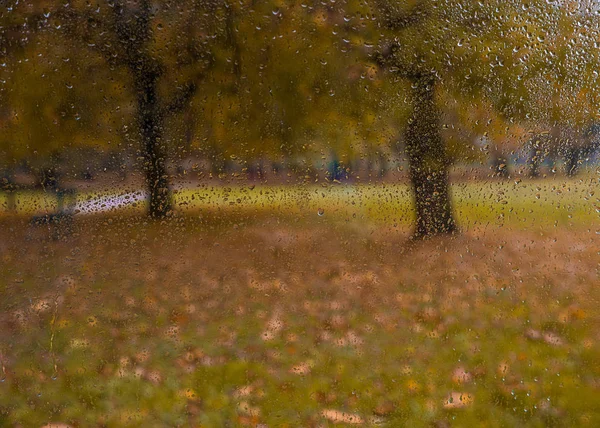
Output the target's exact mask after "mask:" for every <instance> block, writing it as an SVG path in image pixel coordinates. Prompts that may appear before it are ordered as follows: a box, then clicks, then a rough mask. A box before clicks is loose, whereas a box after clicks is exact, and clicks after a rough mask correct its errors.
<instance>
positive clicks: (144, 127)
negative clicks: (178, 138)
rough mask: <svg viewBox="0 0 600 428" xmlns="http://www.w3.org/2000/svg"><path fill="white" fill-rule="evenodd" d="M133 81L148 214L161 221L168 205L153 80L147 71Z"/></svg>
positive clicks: (167, 191) (160, 119)
mask: <svg viewBox="0 0 600 428" xmlns="http://www.w3.org/2000/svg"><path fill="white" fill-rule="evenodd" d="M136 80H137V81H136V83H137V85H136V86H137V87H138V88H137V89H138V93H137V104H138V105H137V107H138V118H139V122H140V123H139V128H140V134H141V140H142V148H143V155H144V172H145V175H146V184H147V186H148V192H149V195H148V202H149V207H148V214H149V215H150V217H153V218H164V217H166V216H167V215H168V214H169V212H170V211H171V210H172V201H171V192H170V189H169V177H168V174H167V170H166V165H165V153H164V148H163V146H162V134H163V123H162V121H163V118H162V112H161V111H160V108H159V104H158V100H157V93H156V91H157V87H156V86H157V85H156V83H157V82H156V76H154V75H153V73H152V72H150V71H147V72H145V73H140V74H139V76H138V77H137V79H136Z"/></svg>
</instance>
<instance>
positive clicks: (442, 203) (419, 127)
mask: <svg viewBox="0 0 600 428" xmlns="http://www.w3.org/2000/svg"><path fill="white" fill-rule="evenodd" d="M411 82H412V88H413V94H412V95H413V114H412V118H411V120H410V122H409V124H408V127H407V129H406V134H405V143H406V154H407V157H408V162H409V171H410V180H411V184H412V188H413V194H414V199H415V208H416V214H417V218H416V226H415V230H414V234H413V236H414V238H417V239H422V238H426V237H431V236H435V235H442V234H451V233H454V232H456V231H457V226H456V222H455V220H454V217H453V215H452V207H451V203H450V192H449V185H448V166H449V161H448V156H447V154H446V149H445V146H444V142H443V140H442V137H441V134H440V125H439V111H438V108H437V105H436V101H435V77H434V76H432V75H426V74H425V75H424V74H421V75H417V76H415V77H414V78H412V79H411Z"/></svg>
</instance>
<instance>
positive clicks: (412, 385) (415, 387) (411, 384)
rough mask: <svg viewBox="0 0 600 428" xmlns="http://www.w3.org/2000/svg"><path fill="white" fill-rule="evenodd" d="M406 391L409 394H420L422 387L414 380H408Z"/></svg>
mask: <svg viewBox="0 0 600 428" xmlns="http://www.w3.org/2000/svg"><path fill="white" fill-rule="evenodd" d="M406 389H407V390H408V392H410V393H411V394H417V393H418V392H420V391H421V390H422V389H423V387H422V385H421V384H420V383H419V382H417V381H416V380H414V379H409V380H407V381H406Z"/></svg>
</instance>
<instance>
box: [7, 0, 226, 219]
mask: <svg viewBox="0 0 600 428" xmlns="http://www.w3.org/2000/svg"><path fill="white" fill-rule="evenodd" d="M161 3H162V2H158V1H155V0H135V1H127V0H111V1H101V2H98V3H97V4H96V3H94V4H93V5H92V4H91V3H87V4H84V3H82V2H81V3H75V4H65V3H64V2H62V1H58V0H56V1H49V2H46V3H44V7H43V8H42V6H32V7H30V8H28V10H27V12H23V14H22V18H23V19H24V20H25V22H27V23H28V25H16V24H15V30H14V31H15V33H17V34H21V33H23V32H24V31H25V32H28V34H29V32H31V34H32V38H33V37H35V38H38V40H37V42H39V41H41V42H42V43H53V40H54V39H55V38H56V36H57V34H56V32H57V29H60V30H58V31H59V35H60V36H61V37H64V39H61V40H64V41H67V43H66V44H63V46H62V47H61V49H62V51H61V53H62V54H63V55H64V56H65V58H69V56H71V55H72V56H74V57H76V58H77V61H78V62H77V64H78V67H80V69H78V71H80V72H81V71H82V70H83V73H84V74H85V72H86V71H87V70H89V71H90V72H92V73H94V74H93V75H98V72H97V69H98V68H99V67H104V68H105V70H104V71H106V72H107V74H108V75H109V76H110V81H111V82H114V84H118V85H119V86H120V87H121V88H124V89H125V91H124V92H125V93H126V94H127V95H126V96H125V97H124V98H123V99H122V100H121V101H122V102H123V103H129V102H132V101H133V104H134V106H135V110H134V112H133V117H131V122H132V125H133V126H131V129H135V130H137V132H136V134H135V135H136V137H137V139H138V140H139V153H140V155H141V156H140V158H142V159H143V172H144V176H145V182H146V190H147V193H148V213H149V215H150V216H151V217H153V218H164V217H165V216H167V215H168V214H169V213H170V212H171V211H172V201H171V192H170V189H169V177H168V173H167V168H166V164H167V154H168V151H167V145H166V139H165V123H167V122H168V119H169V118H170V117H172V116H173V115H175V114H178V113H182V112H184V111H185V110H186V109H188V108H189V107H190V103H191V101H192V99H193V97H194V96H195V95H196V90H197V88H198V85H199V83H200V82H201V81H202V80H203V79H204V77H205V75H206V73H207V72H208V71H209V70H210V69H211V68H212V65H213V55H212V50H211V49H212V47H213V46H212V45H210V44H208V40H211V42H212V43H216V42H215V41H214V40H215V39H216V37H214V34H219V31H218V29H217V27H218V25H219V23H218V22H217V21H218V19H217V18H216V16H217V15H218V13H217V11H218V10H219V9H223V8H227V7H228V4H227V3H226V2H225V1H224V0H217V1H214V2H206V3H204V2H198V1H196V0H187V1H181V2H177V5H171V6H172V7H171V6H169V7H163V5H161ZM30 28H31V29H35V32H33V31H30V30H29V29H30ZM159 32H160V33H159ZM221 32H223V31H221ZM45 37H48V38H45ZM29 44H30V45H31V47H34V46H35V45H36V43H29ZM65 62H66V61H65ZM73 62H74V61H72V60H69V66H71V64H72V63H73ZM102 62H104V64H102ZM59 64H60V63H57V64H56V67H55V68H56V69H58V68H59ZM64 67H68V66H64ZM167 70H169V72H168V73H167ZM63 71H64V69H63ZM71 74H72V73H71ZM104 76H106V75H104ZM94 84H95V83H94ZM104 98H105V100H106V99H107V98H108V97H107V96H105V97H104ZM90 100H91V98H90ZM84 102H85V100H84ZM99 114H102V112H100V113H99Z"/></svg>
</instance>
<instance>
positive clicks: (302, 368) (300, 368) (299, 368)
mask: <svg viewBox="0 0 600 428" xmlns="http://www.w3.org/2000/svg"><path fill="white" fill-rule="evenodd" d="M314 365H315V363H314V361H313V360H308V361H304V362H302V363H300V364H296V365H295V366H293V367H292V368H291V369H290V373H293V374H297V375H301V376H305V375H308V374H309V373H310V372H311V370H312V368H313V367H314Z"/></svg>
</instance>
